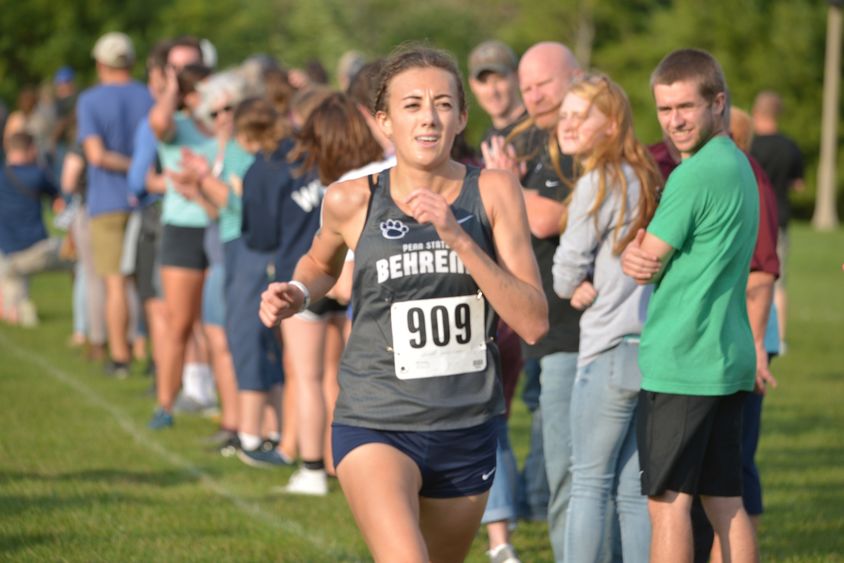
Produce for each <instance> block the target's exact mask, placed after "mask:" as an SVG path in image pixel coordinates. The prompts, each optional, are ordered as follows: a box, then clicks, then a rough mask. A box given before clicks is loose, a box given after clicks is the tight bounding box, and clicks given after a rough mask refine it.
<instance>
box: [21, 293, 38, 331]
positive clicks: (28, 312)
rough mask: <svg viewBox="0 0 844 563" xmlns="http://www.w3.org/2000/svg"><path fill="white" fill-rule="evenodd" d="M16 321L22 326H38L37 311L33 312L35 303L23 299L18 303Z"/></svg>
mask: <svg viewBox="0 0 844 563" xmlns="http://www.w3.org/2000/svg"><path fill="white" fill-rule="evenodd" d="M18 322H20V325H21V326H22V327H24V328H34V327H36V326H38V313H36V312H35V303H33V302H32V301H30V300H29V299H25V300H23V301H21V302H20V305H18Z"/></svg>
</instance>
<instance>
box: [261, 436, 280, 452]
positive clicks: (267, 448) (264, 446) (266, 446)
mask: <svg viewBox="0 0 844 563" xmlns="http://www.w3.org/2000/svg"><path fill="white" fill-rule="evenodd" d="M278 444H279V441H278V440H273V439H272V438H264V441H263V442H261V445H260V447H259V448H258V449H259V450H261V451H262V452H271V451H273V450H274V449H276V448H277V447H278Z"/></svg>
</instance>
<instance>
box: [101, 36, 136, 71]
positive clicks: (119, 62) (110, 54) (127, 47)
mask: <svg viewBox="0 0 844 563" xmlns="http://www.w3.org/2000/svg"><path fill="white" fill-rule="evenodd" d="M91 56H93V57H94V60H96V61H97V62H98V63H102V64H104V65H106V66H110V67H114V68H129V67H130V66H132V64H134V62H135V49H134V47H132V40H131V39H129V36H128V35H126V34H125V33H120V32H119V31H112V32H110V33H106V34H105V35H103V36H102V37H100V38H99V39H97V43H96V44H95V45H94V50H93V51H91Z"/></svg>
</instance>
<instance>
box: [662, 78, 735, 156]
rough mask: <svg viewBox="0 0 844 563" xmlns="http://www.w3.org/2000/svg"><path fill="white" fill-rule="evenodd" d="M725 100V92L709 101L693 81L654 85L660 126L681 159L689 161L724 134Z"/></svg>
mask: <svg viewBox="0 0 844 563" xmlns="http://www.w3.org/2000/svg"><path fill="white" fill-rule="evenodd" d="M724 98H725V96H724V93H723V92H722V93H719V94H718V95H717V96H716V97H715V99H714V100H713V101H712V102H711V103H710V102H708V101H707V100H706V99H705V98H704V97H703V96H701V94H700V88H699V85H698V84H697V82H696V81H693V80H679V81H677V82H673V83H671V84H656V85H654V100H655V101H656V114H657V118H658V119H659V124H660V126H661V127H662V131H663V133H664V134H665V136H666V137H667V138H668V139H669V140H670V141H671V142H672V143H673V144H674V146H675V147H677V150H678V151H680V156H682V157H683V158H688V157H689V156H691V155H693V154H694V153H695V152H696V151H697V150H698V149H699V148H700V147H702V146H703V145H705V144H706V143H707V142H708V141H709V139H711V138H712V137H713V136H715V135H717V134H718V133H720V132H721V129H722V125H721V123H722V115H723V112H724Z"/></svg>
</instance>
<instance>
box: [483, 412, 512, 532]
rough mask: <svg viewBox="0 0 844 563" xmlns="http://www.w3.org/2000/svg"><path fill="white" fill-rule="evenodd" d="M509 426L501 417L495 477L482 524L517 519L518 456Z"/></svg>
mask: <svg viewBox="0 0 844 563" xmlns="http://www.w3.org/2000/svg"><path fill="white" fill-rule="evenodd" d="M508 431H509V427H508V426H507V419H506V418H504V417H503V416H502V417H501V421H500V425H499V427H498V446H497V447H496V448H495V477H494V478H493V481H492V488H490V490H489V498H488V499H487V501H486V509H485V510H484V515H483V517H482V518H481V523H482V524H489V523H490V522H501V521H502V520H507V521H510V522H515V521H516V479H517V477H518V474H517V470H516V456H515V455H513V450H512V449H511V448H510V437H509V435H508Z"/></svg>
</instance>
